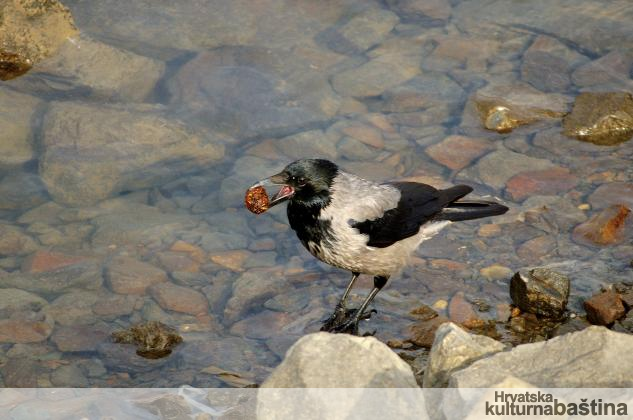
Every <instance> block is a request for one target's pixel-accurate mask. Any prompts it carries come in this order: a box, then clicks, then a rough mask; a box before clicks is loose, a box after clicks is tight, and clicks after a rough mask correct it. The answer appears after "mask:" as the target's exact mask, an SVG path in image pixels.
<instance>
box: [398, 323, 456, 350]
mask: <svg viewBox="0 0 633 420" xmlns="http://www.w3.org/2000/svg"><path fill="white" fill-rule="evenodd" d="M445 322H450V320H449V319H448V318H446V317H443V316H436V317H433V318H431V319H428V320H423V321H419V322H416V323H415V324H414V325H412V326H411V327H410V329H409V334H410V338H409V339H408V340H407V341H409V342H411V343H413V344H415V345H416V346H420V347H425V348H431V346H432V345H433V340H434V339H435V333H436V331H437V329H438V328H439V327H440V325H442V324H444V323H445Z"/></svg>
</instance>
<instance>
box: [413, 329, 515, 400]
mask: <svg viewBox="0 0 633 420" xmlns="http://www.w3.org/2000/svg"><path fill="white" fill-rule="evenodd" d="M505 347H506V346H505V345H504V344H503V343H500V342H499V341H496V340H493V339H492V338H489V337H485V336H483V335H475V334H469V333H468V332H466V331H464V330H463V329H462V328H460V327H458V326H457V325H455V324H453V323H452V322H447V323H445V324H442V325H441V326H440V327H439V328H438V330H437V332H436V334H435V340H434V342H433V347H431V352H430V353H429V362H428V366H427V368H426V370H425V371H424V379H423V386H424V388H438V387H442V388H443V387H446V386H447V385H448V381H449V379H450V375H451V373H452V372H455V371H457V370H460V369H463V368H465V367H466V366H468V365H470V364H472V363H473V362H474V361H476V360H479V359H481V358H483V357H487V356H489V355H491V354H494V353H497V352H500V351H503V350H504V349H505Z"/></svg>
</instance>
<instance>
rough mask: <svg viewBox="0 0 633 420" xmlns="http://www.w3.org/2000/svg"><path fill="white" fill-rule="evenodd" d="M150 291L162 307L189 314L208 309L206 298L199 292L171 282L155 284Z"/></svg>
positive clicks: (196, 313)
mask: <svg viewBox="0 0 633 420" xmlns="http://www.w3.org/2000/svg"><path fill="white" fill-rule="evenodd" d="M150 293H151V295H152V297H153V298H154V299H156V302H158V304H159V305H160V306H161V308H163V309H169V310H171V311H176V312H183V313H186V314H191V315H198V314H204V313H206V312H208V310H209V303H208V302H207V298H205V297H204V295H203V294H202V293H200V292H197V291H195V290H193V289H190V288H188V287H182V286H176V285H175V284H172V283H161V284H156V285H154V286H152V287H151V288H150Z"/></svg>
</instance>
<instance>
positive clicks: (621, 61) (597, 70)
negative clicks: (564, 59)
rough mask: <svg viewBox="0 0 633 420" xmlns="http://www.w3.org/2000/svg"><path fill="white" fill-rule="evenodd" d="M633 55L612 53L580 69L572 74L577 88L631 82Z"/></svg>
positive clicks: (620, 52)
mask: <svg viewBox="0 0 633 420" xmlns="http://www.w3.org/2000/svg"><path fill="white" fill-rule="evenodd" d="M632 66H633V54H631V53H630V52H625V51H618V50H616V51H611V52H609V53H608V54H605V55H603V56H602V57H600V58H598V59H596V60H594V61H591V62H589V63H587V64H584V65H582V66H580V67H578V68H577V69H576V70H575V71H574V73H573V74H572V80H573V81H574V84H575V85H577V86H582V87H587V86H596V85H609V84H613V85H620V84H623V82H625V81H628V80H629V75H630V70H631V68H632Z"/></svg>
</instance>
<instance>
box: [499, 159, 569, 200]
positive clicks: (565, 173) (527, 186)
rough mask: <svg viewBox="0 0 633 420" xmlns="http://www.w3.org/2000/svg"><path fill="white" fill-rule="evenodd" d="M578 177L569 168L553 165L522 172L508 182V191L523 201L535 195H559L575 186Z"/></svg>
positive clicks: (513, 196) (513, 197) (514, 198)
mask: <svg viewBox="0 0 633 420" xmlns="http://www.w3.org/2000/svg"><path fill="white" fill-rule="evenodd" d="M578 181H579V180H578V177H577V176H576V175H574V174H573V173H571V172H570V171H569V169H567V168H561V167H556V166H555V167H553V168H550V169H543V170H540V171H539V170H530V171H526V172H521V173H520V174H517V175H515V176H513V177H512V178H510V179H509V180H508V182H507V183H506V193H508V194H509V195H510V196H511V197H512V199H513V200H515V201H523V200H525V199H526V198H529V197H531V196H533V195H558V194H560V193H564V192H567V191H569V190H570V189H572V188H574V187H575V186H576V184H578Z"/></svg>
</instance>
